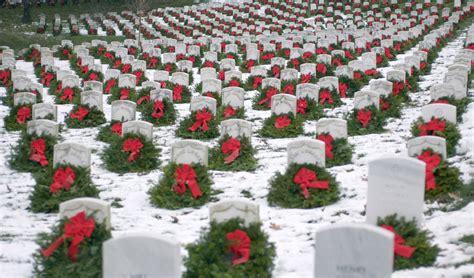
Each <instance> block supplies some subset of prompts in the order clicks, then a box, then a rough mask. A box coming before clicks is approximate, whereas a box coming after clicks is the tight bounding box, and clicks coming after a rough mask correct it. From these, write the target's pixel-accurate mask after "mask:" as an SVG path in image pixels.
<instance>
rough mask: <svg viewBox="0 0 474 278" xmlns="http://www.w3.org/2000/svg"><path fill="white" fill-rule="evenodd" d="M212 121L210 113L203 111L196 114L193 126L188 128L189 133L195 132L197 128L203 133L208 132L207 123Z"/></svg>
mask: <svg viewBox="0 0 474 278" xmlns="http://www.w3.org/2000/svg"><path fill="white" fill-rule="evenodd" d="M210 120H212V113H211V112H209V111H207V110H206V109H203V110H201V111H198V112H197V113H196V120H195V122H194V124H193V125H192V126H191V127H190V128H189V130H190V131H191V132H195V131H196V130H197V129H198V128H201V129H202V130H203V131H208V130H209V127H208V125H207V124H208V122H209V121H210Z"/></svg>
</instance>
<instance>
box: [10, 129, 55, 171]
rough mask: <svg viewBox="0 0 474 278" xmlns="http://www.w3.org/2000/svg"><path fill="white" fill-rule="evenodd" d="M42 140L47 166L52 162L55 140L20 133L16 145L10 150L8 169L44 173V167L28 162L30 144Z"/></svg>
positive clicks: (45, 136)
mask: <svg viewBox="0 0 474 278" xmlns="http://www.w3.org/2000/svg"><path fill="white" fill-rule="evenodd" d="M40 138H42V139H44V141H45V143H46V150H45V156H46V158H47V159H48V163H49V164H48V165H51V164H52V162H53V150H54V145H55V144H56V143H57V141H58V140H57V139H56V138H54V137H53V136H50V135H41V136H38V135H36V134H31V135H30V134H27V133H26V132H22V134H21V137H20V140H19V143H18V145H17V146H16V147H15V148H13V149H12V154H11V157H10V167H11V168H13V169H15V170H18V171H23V172H35V171H46V170H47V168H46V166H45V167H43V166H41V165H40V164H39V163H38V162H36V161H32V160H30V144H31V142H32V141H34V140H36V139H40Z"/></svg>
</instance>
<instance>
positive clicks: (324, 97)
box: [319, 89, 334, 105]
mask: <svg viewBox="0 0 474 278" xmlns="http://www.w3.org/2000/svg"><path fill="white" fill-rule="evenodd" d="M326 101H327V102H328V103H329V104H332V103H333V102H334V100H333V99H332V96H331V92H330V91H329V90H328V89H324V90H322V91H321V92H320V93H319V104H321V105H323V104H324V103H326Z"/></svg>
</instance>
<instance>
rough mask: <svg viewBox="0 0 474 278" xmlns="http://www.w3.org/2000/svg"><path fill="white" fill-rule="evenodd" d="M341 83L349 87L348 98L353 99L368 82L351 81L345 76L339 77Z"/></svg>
mask: <svg viewBox="0 0 474 278" xmlns="http://www.w3.org/2000/svg"><path fill="white" fill-rule="evenodd" d="M364 76H365V74H364ZM366 79H367V78H366ZM341 83H344V84H346V85H347V91H346V97H353V96H354V93H355V92H357V91H360V89H361V88H362V86H363V84H365V83H367V81H366V80H355V79H350V78H348V77H347V76H345V75H343V76H339V84H341Z"/></svg>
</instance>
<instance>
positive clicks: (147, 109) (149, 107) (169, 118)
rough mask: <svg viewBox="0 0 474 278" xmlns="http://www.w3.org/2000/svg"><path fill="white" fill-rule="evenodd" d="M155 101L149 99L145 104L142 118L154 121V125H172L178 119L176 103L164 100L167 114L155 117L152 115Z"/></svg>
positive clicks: (150, 121)
mask: <svg viewBox="0 0 474 278" xmlns="http://www.w3.org/2000/svg"><path fill="white" fill-rule="evenodd" d="M153 105H154V103H153V102H151V101H149V102H147V103H146V104H144V105H143V109H142V116H141V119H142V120H144V121H147V122H149V123H152V124H153V125H154V126H165V125H172V124H174V122H175V121H176V110H175V109H174V105H173V103H172V102H171V101H169V100H168V99H164V100H163V106H164V112H165V114H164V115H163V117H161V118H154V117H153V116H152V113H153Z"/></svg>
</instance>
